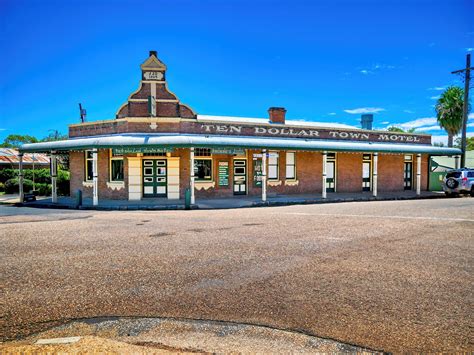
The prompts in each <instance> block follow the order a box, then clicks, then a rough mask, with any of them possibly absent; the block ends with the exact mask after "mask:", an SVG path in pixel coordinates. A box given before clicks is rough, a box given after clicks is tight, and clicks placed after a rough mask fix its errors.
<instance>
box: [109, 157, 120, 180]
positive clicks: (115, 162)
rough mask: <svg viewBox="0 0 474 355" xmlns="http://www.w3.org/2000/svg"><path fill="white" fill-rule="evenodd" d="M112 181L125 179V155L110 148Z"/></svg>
mask: <svg viewBox="0 0 474 355" xmlns="http://www.w3.org/2000/svg"><path fill="white" fill-rule="evenodd" d="M110 181H123V155H122V154H115V153H114V152H113V150H112V149H111V150H110Z"/></svg>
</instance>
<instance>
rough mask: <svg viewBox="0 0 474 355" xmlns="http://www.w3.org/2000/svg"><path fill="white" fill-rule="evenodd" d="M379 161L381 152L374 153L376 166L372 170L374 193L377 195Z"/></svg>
mask: <svg viewBox="0 0 474 355" xmlns="http://www.w3.org/2000/svg"><path fill="white" fill-rule="evenodd" d="M378 162H379V154H378V153H374V168H373V170H372V195H373V196H374V197H377V166H378Z"/></svg>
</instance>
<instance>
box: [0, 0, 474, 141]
mask: <svg viewBox="0 0 474 355" xmlns="http://www.w3.org/2000/svg"><path fill="white" fill-rule="evenodd" d="M473 13H474V1H472V0H465V1H457V0H450V1H436V0H434V1H392V0H386V1H375V0H373V1H338V0H333V1H297V0H292V1H288V0H286V1H257V0H253V1H223V0H220V1H218V0H216V1H210V0H208V1H206V0H202V1H180V0H177V1H158V0H155V1H112V0H102V1H100V0H97V1H48V0H45V1H39V0H38V1H24V0H14V1H12V0H2V1H0V26H1V27H0V31H1V33H0V34H1V36H0V37H1V39H0V43H1V53H2V55H1V56H0V63H1V68H2V75H1V76H0V139H3V138H4V137H5V136H6V135H8V134H12V133H20V134H32V135H36V136H38V137H43V136H45V135H47V134H48V132H49V130H59V131H61V132H63V133H66V132H67V125H68V124H71V123H77V122H78V121H79V119H78V116H79V114H78V103H79V102H82V103H83V105H84V106H85V108H86V109H87V112H88V120H89V121H93V120H101V119H109V118H113V117H114V115H115V112H116V110H117V109H118V107H119V106H120V105H121V104H122V103H123V102H125V101H126V99H127V97H128V95H129V94H130V93H131V92H132V91H134V90H136V89H137V87H138V83H139V79H140V69H139V65H140V63H142V62H143V61H144V60H145V59H146V58H147V56H148V51H149V50H157V51H158V56H159V58H160V59H161V60H163V61H164V62H165V63H166V64H167V66H168V72H167V80H168V84H169V87H170V89H171V91H173V92H174V93H176V94H177V95H178V97H179V98H180V99H181V101H182V102H184V103H186V104H188V105H190V106H191V107H192V108H193V109H194V110H195V111H196V112H197V113H199V114H208V115H226V116H243V117H266V116H267V109H268V107H270V106H283V107H286V109H287V110H288V112H287V117H288V118H290V119H304V120H313V121H326V122H338V123H346V124H351V125H357V126H358V125H359V119H360V113H361V112H365V111H373V112H376V114H375V127H376V128H385V127H387V126H388V125H390V124H399V125H401V126H402V127H404V128H411V127H417V128H418V127H419V128H420V129H421V130H423V131H427V132H429V133H432V134H433V135H443V131H441V130H439V129H437V127H436V123H435V119H434V117H435V112H434V108H433V105H434V103H435V102H436V98H437V97H438V95H439V94H440V93H441V90H442V88H445V87H446V86H448V85H455V84H457V85H463V84H462V82H461V81H460V77H458V76H456V75H452V74H450V72H451V71H453V70H456V69H459V68H462V67H463V66H464V64H465V55H466V53H467V52H468V51H471V53H474V52H473V50H474V49H473V48H474V21H472V14H473ZM469 15H471V19H469ZM473 61H474V58H473ZM473 125H474V117H473V115H472V114H471V119H470V121H469V126H470V127H469V132H470V133H469V134H470V135H472V134H473V131H474V127H473ZM442 139H443V138H436V140H442Z"/></svg>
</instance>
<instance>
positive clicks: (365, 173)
mask: <svg viewBox="0 0 474 355" xmlns="http://www.w3.org/2000/svg"><path fill="white" fill-rule="evenodd" d="M362 177H363V178H368V177H370V163H363V164H362Z"/></svg>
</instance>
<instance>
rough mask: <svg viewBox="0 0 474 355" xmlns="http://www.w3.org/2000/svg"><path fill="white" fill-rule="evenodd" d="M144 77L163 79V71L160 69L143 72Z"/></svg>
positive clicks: (147, 78)
mask: <svg viewBox="0 0 474 355" xmlns="http://www.w3.org/2000/svg"><path fill="white" fill-rule="evenodd" d="M143 77H144V78H145V79H146V80H162V79H163V73H162V72H160V71H146V72H144V73H143Z"/></svg>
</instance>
